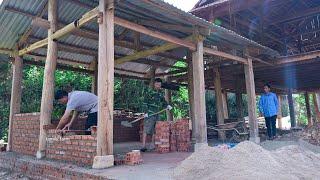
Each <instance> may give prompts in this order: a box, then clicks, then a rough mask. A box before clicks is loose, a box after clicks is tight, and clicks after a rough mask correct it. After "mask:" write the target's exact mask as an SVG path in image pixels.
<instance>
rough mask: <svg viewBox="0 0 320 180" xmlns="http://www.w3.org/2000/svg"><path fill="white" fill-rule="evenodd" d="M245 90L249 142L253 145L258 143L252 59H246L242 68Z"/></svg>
mask: <svg viewBox="0 0 320 180" xmlns="http://www.w3.org/2000/svg"><path fill="white" fill-rule="evenodd" d="M244 73H245V80H246V89H247V96H248V114H249V126H250V128H249V129H250V140H251V141H253V142H255V143H260V138H259V129H258V121H257V112H256V111H257V110H256V109H257V106H256V91H255V83H254V74H253V66H252V59H248V64H247V65H245V66H244Z"/></svg>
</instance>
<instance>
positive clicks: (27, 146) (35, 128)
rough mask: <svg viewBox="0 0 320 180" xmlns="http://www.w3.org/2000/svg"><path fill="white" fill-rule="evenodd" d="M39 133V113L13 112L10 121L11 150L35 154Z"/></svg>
mask: <svg viewBox="0 0 320 180" xmlns="http://www.w3.org/2000/svg"><path fill="white" fill-rule="evenodd" d="M39 134H40V113H26V114H15V115H14V116H13V121H12V151H14V152H18V153H22V154H27V155H33V156H35V154H36V152H37V149H38V145H39Z"/></svg>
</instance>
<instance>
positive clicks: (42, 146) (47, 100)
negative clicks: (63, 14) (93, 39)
mask: <svg viewBox="0 0 320 180" xmlns="http://www.w3.org/2000/svg"><path fill="white" fill-rule="evenodd" d="M57 3H58V2H57V0H49V5H48V20H49V21H50V29H48V48H47V59H46V64H45V68H44V77H43V78H44V80H43V89H42V97H41V108H40V136H39V148H38V151H37V158H38V159H40V158H43V157H45V150H46V137H47V133H46V130H45V129H43V127H44V125H48V124H50V123H51V113H52V110H53V99H54V74H55V70H56V66H57V56H58V49H57V43H56V42H55V41H54V40H53V38H52V34H53V33H54V32H55V31H56V30H57V17H58V14H57V13H58V12H57Z"/></svg>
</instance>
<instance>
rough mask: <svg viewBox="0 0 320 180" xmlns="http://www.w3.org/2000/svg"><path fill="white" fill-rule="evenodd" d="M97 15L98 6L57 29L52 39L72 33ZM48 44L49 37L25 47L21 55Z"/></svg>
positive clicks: (20, 51)
mask: <svg viewBox="0 0 320 180" xmlns="http://www.w3.org/2000/svg"><path fill="white" fill-rule="evenodd" d="M97 15H98V11H97V8H95V9H93V10H91V11H89V12H87V13H85V14H84V15H83V16H82V17H81V18H80V19H79V20H76V21H74V22H72V23H70V24H68V25H66V26H65V27H63V28H62V29H60V30H58V31H55V32H54V33H53V34H52V39H53V40H56V39H58V38H61V37H63V36H65V35H67V34H68V33H71V32H72V31H74V30H76V29H78V28H80V27H81V26H83V25H84V24H86V23H88V22H90V21H91V20H93V19H94V18H96V17H97ZM49 21H50V20H49ZM47 44H48V38H45V39H43V40H41V41H38V42H36V43H34V44H31V45H30V46H28V47H26V48H24V49H21V50H19V56H21V55H24V54H26V53H28V52H30V51H33V50H36V49H38V48H41V47H43V46H45V45H47Z"/></svg>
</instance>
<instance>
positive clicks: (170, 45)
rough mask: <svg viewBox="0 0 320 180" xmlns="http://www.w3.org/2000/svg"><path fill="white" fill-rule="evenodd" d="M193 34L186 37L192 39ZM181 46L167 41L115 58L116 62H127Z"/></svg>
mask: <svg viewBox="0 0 320 180" xmlns="http://www.w3.org/2000/svg"><path fill="white" fill-rule="evenodd" d="M191 37H192V36H190V37H188V38H186V39H191ZM177 47H179V46H178V45H176V44H173V43H166V44H164V45H161V46H155V47H153V48H151V49H147V50H144V51H139V52H137V53H135V54H132V55H128V56H125V57H122V58H118V59H116V60H115V63H116V64H122V63H125V62H129V61H134V60H137V59H140V58H145V57H148V56H151V55H155V54H158V53H160V52H164V51H168V50H172V49H175V48H177Z"/></svg>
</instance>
